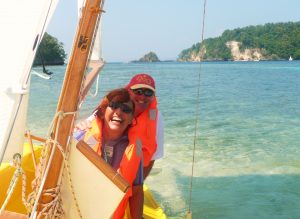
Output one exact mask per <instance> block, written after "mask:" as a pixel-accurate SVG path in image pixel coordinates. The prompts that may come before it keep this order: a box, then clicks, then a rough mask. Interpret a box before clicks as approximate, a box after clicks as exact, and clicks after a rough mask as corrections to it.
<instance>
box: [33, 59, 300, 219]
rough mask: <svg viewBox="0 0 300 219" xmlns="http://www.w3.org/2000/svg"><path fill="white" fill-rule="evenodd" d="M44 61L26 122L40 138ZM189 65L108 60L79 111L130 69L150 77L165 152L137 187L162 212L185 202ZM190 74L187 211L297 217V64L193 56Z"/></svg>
mask: <svg viewBox="0 0 300 219" xmlns="http://www.w3.org/2000/svg"><path fill="white" fill-rule="evenodd" d="M48 68H49V70H50V71H52V72H55V74H54V76H53V78H52V79H51V80H43V79H41V78H38V77H37V76H35V75H33V76H32V79H31V82H32V84H31V97H30V109H29V110H30V116H29V118H28V127H29V128H30V129H31V131H32V132H33V133H34V134H38V135H41V136H44V135H45V134H46V131H47V127H48V123H49V122H50V120H51V119H52V116H53V114H54V111H55V107H56V101H57V98H58V96H59V90H60V86H61V81H62V80H63V73H64V70H65V67H64V66H62V67H56V66H55V67H48ZM37 70H39V69H37ZM199 70H200V65H199V64H197V63H159V64H137V63H136V64H122V63H115V64H113V63H108V64H106V66H105V68H104V70H103V71H102V73H101V76H100V84H101V87H99V94H98V97H96V98H92V97H88V98H87V100H86V102H85V103H84V105H83V106H82V110H81V112H80V114H79V117H80V118H83V117H85V116H87V115H89V113H90V112H91V111H92V110H93V109H94V107H95V106H96V104H97V103H98V101H99V99H100V98H101V97H102V96H103V94H104V93H105V92H106V91H107V90H110V89H112V88H115V87H120V86H123V85H124V84H126V83H127V82H128V80H129V78H130V77H131V76H133V75H134V74H136V73H138V72H148V73H150V74H151V75H152V76H153V77H154V78H155V80H156V86H157V96H158V101H159V108H160V111H161V112H162V114H163V116H164V121H165V157H164V158H163V159H161V160H159V161H157V162H156V165H155V167H156V169H155V170H154V172H156V173H155V174H153V175H152V176H150V177H149V178H148V179H147V184H148V185H149V186H150V188H151V189H152V190H153V192H154V195H155V197H156V198H157V200H159V202H160V204H161V205H162V206H163V208H164V209H165V212H166V213H167V215H168V216H169V217H170V218H183V217H184V215H185V212H186V211H187V210H188V207H189V206H188V200H189V197H188V195H189V188H190V175H191V164H192V148H193V145H194V132H195V118H196V116H195V115H196V110H197V107H196V106H197V104H196V103H197V87H198V74H199ZM200 79H201V80H200V81H201V86H200V99H199V100H200V111H199V114H198V115H199V118H198V119H199V125H198V129H197V138H196V152H195V166H194V178H193V193H192V211H193V218H212V219H216V218H220V219H221V218H222V219H224V218H225V219H235V218H236V219H240V218H243V219H244V218H245V219H248V218H249V219H252V218H262V219H264V218H266V219H267V218H270V219H273V218H278V219H279V218H282V219H283V218H295V219H296V218H299V217H300V208H299V203H300V159H299V157H300V149H299V142H300V135H299V133H300V119H299V118H300V98H299V93H300V62H298V61H293V62H219V63H218V62H211V63H203V64H202V66H201V74H200ZM93 89H94V88H93Z"/></svg>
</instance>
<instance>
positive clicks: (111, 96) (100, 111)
mask: <svg viewBox="0 0 300 219" xmlns="http://www.w3.org/2000/svg"><path fill="white" fill-rule="evenodd" d="M111 101H114V102H120V103H127V102H131V103H132V114H133V113H134V108H135V107H134V102H133V101H132V100H131V99H130V94H129V92H128V90H127V89H125V88H118V89H114V90H111V91H109V92H108V93H107V94H106V96H105V97H103V99H102V100H101V102H100V104H99V105H98V106H97V107H96V109H95V110H94V114H95V116H96V117H98V118H100V119H103V117H104V113H105V110H106V108H107V107H108V104H109V103H110V102H111Z"/></svg>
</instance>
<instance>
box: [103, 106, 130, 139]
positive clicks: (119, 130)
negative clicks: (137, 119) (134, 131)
mask: <svg viewBox="0 0 300 219" xmlns="http://www.w3.org/2000/svg"><path fill="white" fill-rule="evenodd" d="M114 103H115V104H116V105H112V106H111V104H109V106H108V107H107V108H106V110H105V113H104V129H105V130H106V131H108V133H114V135H117V136H121V135H122V134H123V132H124V131H125V130H126V128H127V127H128V126H129V125H130V124H131V122H132V119H133V110H132V109H133V104H132V102H131V101H129V102H125V103H120V102H114ZM127 109H130V111H131V112H128V111H126V110H127Z"/></svg>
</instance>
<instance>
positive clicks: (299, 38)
mask: <svg viewBox="0 0 300 219" xmlns="http://www.w3.org/2000/svg"><path fill="white" fill-rule="evenodd" d="M229 41H238V42H241V47H240V51H243V50H245V49H251V48H259V49H261V51H262V52H263V54H262V55H263V56H264V58H265V59H268V60H278V59H285V60H287V59H288V58H289V57H290V56H292V57H293V58H294V59H300V22H287V23H276V24H274V23H268V24H265V25H257V26H248V27H244V28H237V29H234V30H226V31H224V32H223V34H222V35H221V36H220V37H216V38H209V39H205V40H204V41H203V45H204V47H205V50H206V52H205V54H204V56H203V58H204V60H229V59H232V56H231V51H230V49H229V48H227V46H226V42H229ZM199 51H200V44H199V43H198V44H195V45H193V46H192V47H191V48H188V49H185V50H183V51H182V52H181V53H180V54H179V56H178V60H179V61H193V56H195V55H197V56H200V55H201V54H200V53H199Z"/></svg>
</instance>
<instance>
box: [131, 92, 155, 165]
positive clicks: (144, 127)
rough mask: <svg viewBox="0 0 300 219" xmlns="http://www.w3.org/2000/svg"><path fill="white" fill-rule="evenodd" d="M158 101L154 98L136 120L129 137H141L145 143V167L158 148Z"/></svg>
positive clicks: (143, 148)
mask: <svg viewBox="0 0 300 219" xmlns="http://www.w3.org/2000/svg"><path fill="white" fill-rule="evenodd" d="M157 113H158V109H157V101H156V97H154V98H153V100H152V102H151V104H150V106H149V107H148V109H147V110H145V111H144V112H142V113H141V114H140V115H139V116H138V117H137V118H136V124H135V125H133V126H132V127H130V129H129V131H128V137H129V138H134V137H135V136H139V137H140V138H141V140H142V142H143V147H142V150H143V161H144V166H145V167H146V166H148V165H149V163H150V161H151V159H152V157H153V155H154V153H155V151H156V148H157V143H156V125H157V124H156V123H157Z"/></svg>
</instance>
